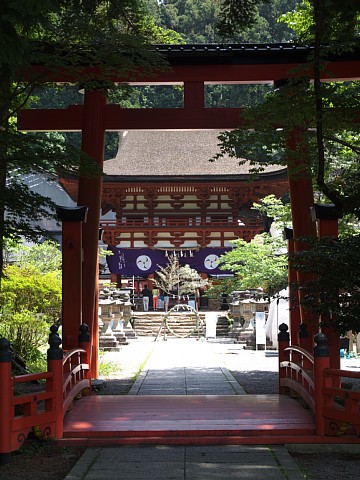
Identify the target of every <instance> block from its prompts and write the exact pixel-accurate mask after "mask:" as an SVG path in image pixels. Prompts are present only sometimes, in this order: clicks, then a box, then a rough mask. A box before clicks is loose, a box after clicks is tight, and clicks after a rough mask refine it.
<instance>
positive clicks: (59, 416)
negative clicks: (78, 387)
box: [46, 325, 64, 438]
mask: <svg viewBox="0 0 360 480" xmlns="http://www.w3.org/2000/svg"><path fill="white" fill-rule="evenodd" d="M50 330H51V333H50V335H49V345H50V348H49V349H48V351H47V364H48V371H49V372H52V373H53V378H52V380H51V381H49V380H48V381H47V383H46V387H47V390H48V391H53V392H54V400H53V403H52V409H53V410H54V411H55V438H62V437H63V425H64V412H63V358H64V352H63V350H62V349H61V348H60V345H61V338H60V336H59V335H58V333H57V330H58V327H57V326H56V325H53V326H52V327H51V329H50Z"/></svg>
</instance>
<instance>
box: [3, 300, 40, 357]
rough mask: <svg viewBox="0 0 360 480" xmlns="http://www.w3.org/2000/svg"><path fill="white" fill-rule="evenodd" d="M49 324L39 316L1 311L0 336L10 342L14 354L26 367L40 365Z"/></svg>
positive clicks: (25, 312)
mask: <svg viewBox="0 0 360 480" xmlns="http://www.w3.org/2000/svg"><path fill="white" fill-rule="evenodd" d="M48 333H49V323H48V322H47V321H46V320H45V319H44V317H42V316H41V315H36V314H35V313H34V312H30V311H28V310H22V311H21V312H16V311H11V310H7V309H6V308H2V309H1V313H0V336H1V337H5V338H7V339H9V340H10V342H11V345H12V346H13V347H14V349H15V351H16V353H18V354H19V355H20V356H21V357H22V358H24V359H25V360H26V362H27V364H28V365H30V364H31V365H36V364H39V363H41V358H42V355H43V354H42V349H44V348H45V346H46V342H47V334H48Z"/></svg>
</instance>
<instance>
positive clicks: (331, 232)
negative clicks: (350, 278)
mask: <svg viewBox="0 0 360 480" xmlns="http://www.w3.org/2000/svg"><path fill="white" fill-rule="evenodd" d="M312 218H313V220H314V221H315V222H316V224H317V231H318V238H319V239H321V238H325V237H329V238H337V237H338V233H339V230H338V221H339V218H341V214H340V213H339V211H338V210H337V208H336V207H335V206H334V205H331V204H330V205H314V207H313V208H312ZM337 294H338V292H334V295H337ZM320 321H321V331H322V332H323V333H325V335H326V336H327V339H328V348H329V355H330V368H336V369H339V368H340V335H339V333H338V332H337V330H336V328H335V326H334V323H335V322H336V319H335V318H330V317H328V316H325V315H322V316H321V319H320ZM334 378H335V377H334Z"/></svg>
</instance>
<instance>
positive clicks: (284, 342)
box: [278, 323, 290, 395]
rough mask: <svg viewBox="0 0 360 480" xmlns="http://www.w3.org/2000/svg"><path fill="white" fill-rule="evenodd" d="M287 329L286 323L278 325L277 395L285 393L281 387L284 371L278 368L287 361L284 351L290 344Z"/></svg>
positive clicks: (286, 354) (288, 356) (284, 389)
mask: <svg viewBox="0 0 360 480" xmlns="http://www.w3.org/2000/svg"><path fill="white" fill-rule="evenodd" d="M288 329H289V327H288V326H287V325H286V323H282V324H281V325H279V330H280V333H278V349H279V394H280V395H282V394H284V393H286V388H284V387H282V386H281V379H282V378H285V371H284V369H282V368H280V364H281V362H285V361H289V359H290V355H289V352H286V351H285V348H287V347H288V346H289V344H290V335H289V332H288Z"/></svg>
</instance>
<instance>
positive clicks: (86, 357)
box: [78, 323, 91, 394]
mask: <svg viewBox="0 0 360 480" xmlns="http://www.w3.org/2000/svg"><path fill="white" fill-rule="evenodd" d="M79 330H80V333H79V337H78V343H79V347H80V348H82V349H83V350H85V352H86V353H85V354H83V357H82V360H81V361H82V363H87V364H88V365H89V367H90V362H91V338H90V333H89V327H88V325H87V324H86V323H82V324H81V325H80V329H79ZM86 378H87V379H88V380H89V381H90V382H91V368H89V370H87V372H86ZM90 393H91V389H90V391H89V394H90Z"/></svg>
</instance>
